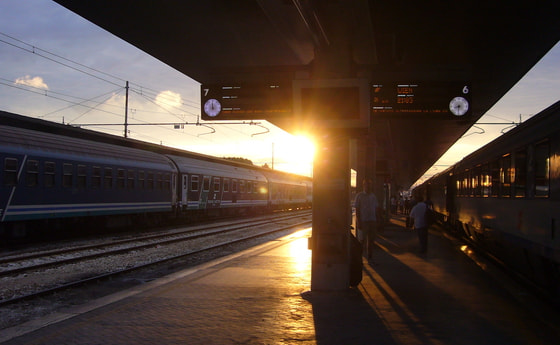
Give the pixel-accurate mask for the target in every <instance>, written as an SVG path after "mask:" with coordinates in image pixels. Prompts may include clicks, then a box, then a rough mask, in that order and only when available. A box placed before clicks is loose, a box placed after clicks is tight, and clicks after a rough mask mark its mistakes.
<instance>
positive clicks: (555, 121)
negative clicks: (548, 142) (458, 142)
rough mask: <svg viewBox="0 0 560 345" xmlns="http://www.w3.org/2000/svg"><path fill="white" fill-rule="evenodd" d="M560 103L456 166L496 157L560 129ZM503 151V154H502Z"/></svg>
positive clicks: (470, 155)
mask: <svg viewBox="0 0 560 345" xmlns="http://www.w3.org/2000/svg"><path fill="white" fill-rule="evenodd" d="M559 114H560V101H558V102H556V103H554V104H552V105H551V106H549V107H548V108H546V109H544V110H542V111H541V112H540V113H538V114H536V115H534V116H533V117H531V118H529V119H528V120H526V121H525V122H523V123H521V124H520V125H518V126H517V127H515V128H513V129H511V130H510V131H508V132H506V133H504V134H503V135H501V136H499V137H497V138H496V139H494V140H493V141H491V142H489V143H488V144H486V145H484V146H483V147H481V148H479V149H478V150H476V151H474V152H472V153H470V154H469V155H467V156H465V157H464V158H463V159H462V160H461V161H460V162H458V163H457V164H456V165H460V164H462V163H466V162H469V161H471V160H473V159H480V158H479V157H481V155H488V156H489V157H490V156H495V155H498V154H502V153H505V152H508V151H512V150H515V149H516V148H519V147H521V146H525V145H528V144H530V143H533V142H535V141H538V140H541V139H543V138H544V137H546V135H548V134H549V133H552V132H556V131H558V130H559V129H560V121H559V118H558V117H559ZM502 151H503V152H502Z"/></svg>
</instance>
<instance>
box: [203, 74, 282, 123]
mask: <svg viewBox="0 0 560 345" xmlns="http://www.w3.org/2000/svg"><path fill="white" fill-rule="evenodd" d="M200 95H201V106H202V109H201V114H202V119H203V120H207V121H208V120H210V121H211V120H257V119H267V118H273V117H279V116H280V117H281V116H291V115H292V103H293V93H292V84H291V82H290V83H260V84H259V83H252V84H236V83H231V84H221V85H220V84H211V85H201V87H200Z"/></svg>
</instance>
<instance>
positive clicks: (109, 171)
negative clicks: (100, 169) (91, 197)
mask: <svg viewBox="0 0 560 345" xmlns="http://www.w3.org/2000/svg"><path fill="white" fill-rule="evenodd" d="M103 188H105V189H113V168H105V177H104V178H103Z"/></svg>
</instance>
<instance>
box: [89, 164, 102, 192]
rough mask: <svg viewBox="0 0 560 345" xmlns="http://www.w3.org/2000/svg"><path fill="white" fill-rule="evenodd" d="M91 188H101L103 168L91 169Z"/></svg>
mask: <svg viewBox="0 0 560 345" xmlns="http://www.w3.org/2000/svg"><path fill="white" fill-rule="evenodd" d="M91 188H92V189H99V188H101V167H96V166H94V167H91Z"/></svg>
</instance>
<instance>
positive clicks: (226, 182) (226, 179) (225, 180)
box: [224, 178, 229, 193]
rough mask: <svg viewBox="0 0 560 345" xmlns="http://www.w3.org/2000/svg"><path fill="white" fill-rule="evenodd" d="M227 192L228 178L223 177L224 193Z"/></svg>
mask: <svg viewBox="0 0 560 345" xmlns="http://www.w3.org/2000/svg"><path fill="white" fill-rule="evenodd" d="M227 192H229V179H228V178H225V179H224V193H227Z"/></svg>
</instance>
